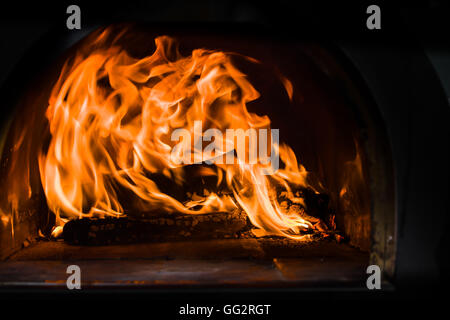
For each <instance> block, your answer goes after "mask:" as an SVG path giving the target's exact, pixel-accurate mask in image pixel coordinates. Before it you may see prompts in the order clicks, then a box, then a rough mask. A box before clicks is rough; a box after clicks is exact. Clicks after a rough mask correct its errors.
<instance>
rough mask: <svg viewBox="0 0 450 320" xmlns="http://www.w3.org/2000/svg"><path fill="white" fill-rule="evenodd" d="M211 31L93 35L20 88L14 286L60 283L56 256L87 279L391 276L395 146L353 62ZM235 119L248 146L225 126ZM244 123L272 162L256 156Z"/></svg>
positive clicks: (11, 217) (11, 253)
mask: <svg viewBox="0 0 450 320" xmlns="http://www.w3.org/2000/svg"><path fill="white" fill-rule="evenodd" d="M218 33H220V30H209V31H205V30H189V31H186V30H184V31H180V30H172V29H169V28H166V29H164V30H159V29H157V28H154V27H152V28H150V27H148V26H145V25H134V26H124V25H114V26H110V27H107V28H99V29H96V30H94V31H93V32H92V33H90V34H89V35H88V36H86V37H85V38H83V39H81V40H80V41H79V42H77V43H76V44H74V45H72V46H71V47H70V48H69V49H67V50H66V51H65V52H64V53H63V54H62V55H61V56H60V57H58V58H57V59H55V60H53V63H52V64H51V65H49V66H48V67H46V68H45V72H43V73H42V74H39V75H37V76H36V77H35V78H34V80H33V81H30V84H29V85H28V86H27V88H26V89H25V90H24V91H22V92H20V94H19V96H18V97H17V99H16V105H15V107H14V112H13V113H12V114H11V117H10V121H8V122H7V123H5V124H4V125H3V128H2V144H1V146H2V158H1V169H0V170H1V171H0V179H1V185H2V188H3V191H2V193H1V196H0V205H1V206H0V209H1V212H0V217H1V220H2V223H1V224H0V257H1V258H2V259H3V260H5V261H6V262H7V263H10V264H11V265H14V266H15V269H16V270H17V271H16V273H13V274H12V276H11V277H10V278H12V280H11V279H10V280H9V282H8V281H6V283H7V284H8V283H10V284H11V283H14V284H15V285H17V284H19V285H20V283H30V282H31V283H35V284H39V285H46V284H48V283H53V284H55V283H56V284H57V283H58V281H59V280H60V279H59V278H58V277H64V275H65V269H63V268H61V272H60V273H58V272H56V274H55V273H51V272H50V270H55V268H56V269H58V266H62V265H65V264H64V263H65V262H66V261H77V262H78V263H79V264H80V266H82V268H85V269H87V270H89V271H90V272H88V274H89V275H88V278H87V279H85V280H84V281H85V282H86V283H85V284H86V285H94V284H98V283H100V284H105V285H117V286H121V285H144V286H151V287H158V286H178V285H180V284H184V285H187V286H190V285H194V286H210V285H212V286H218V285H239V286H271V287H274V286H294V287H299V286H305V285H306V286H330V285H340V286H349V285H352V286H365V278H366V268H367V266H368V265H370V264H377V265H379V266H381V267H382V269H383V271H384V274H385V276H386V279H389V277H391V276H392V275H393V273H394V269H395V208H394V200H395V199H394V190H393V188H394V183H393V173H392V170H393V169H392V163H391V162H392V159H391V153H390V147H389V144H388V142H387V138H386V133H385V128H384V125H383V122H382V121H381V117H380V115H379V113H378V109H377V106H376V105H375V103H374V101H373V99H372V97H371V94H370V92H369V90H368V89H367V88H366V87H365V86H364V84H363V83H364V82H363V81H361V80H362V78H361V77H360V75H359V74H358V72H357V71H356V69H355V68H354V67H353V66H352V65H351V63H350V62H349V61H348V60H346V58H345V55H344V54H343V53H342V52H340V50H339V48H338V47H336V46H333V45H330V44H320V43H313V42H297V41H293V40H289V39H283V38H277V39H273V38H271V37H270V35H266V36H261V35H260V36H258V37H255V36H254V35H253V36H251V37H250V36H248V35H245V34H233V33H229V32H228V33H227V34H220V37H218V36H217V34H218ZM181 129H183V130H184V131H180V130H181ZM211 129H217V131H209V134H210V135H211V134H212V135H213V136H214V141H215V142H221V144H219V143H217V144H215V146H218V147H217V148H215V149H214V153H212V154H211V153H207V146H208V145H209V144H210V143H211V141H213V139H211V137H210V136H209V139H206V138H205V137H206V135H207V133H206V132H208V130H211ZM239 129H241V130H242V131H243V132H244V136H245V133H249V134H248V136H247V137H244V139H243V140H242V141H244V142H243V144H242V146H243V150H244V151H243V152H242V153H241V154H240V151H239V150H238V147H237V145H238V141H239V139H240V137H237V138H235V137H232V138H228V136H226V133H227V130H239ZM261 129H265V131H261ZM274 129H276V130H277V131H275V130H274ZM176 130H179V131H176ZM251 130H255V131H254V132H255V140H252V141H253V142H257V143H256V144H257V145H258V151H259V152H260V151H261V150H263V149H265V150H263V151H265V155H266V156H267V157H268V158H269V161H266V162H264V161H263V160H267V159H263V158H264V155H261V153H258V152H256V151H255V157H256V158H255V159H253V160H254V162H251V159H250V158H251V156H253V154H252V152H251V150H253V149H252V147H251V146H253V145H252V143H251V137H250V136H251V134H252V132H253V131H251ZM258 130H259V131H258ZM174 132H181V133H179V134H178V133H176V134H175V136H176V137H179V136H180V135H183V134H185V133H186V134H188V133H189V134H191V135H187V136H188V140H189V143H183V140H182V139H177V138H175V139H172V138H173V137H174ZM261 132H263V134H261ZM274 133H275V135H274ZM278 134H279V136H276V135H278ZM186 139H187V138H186ZM264 139H266V142H267V141H269V144H268V147H267V145H265V147H262V146H264V145H261V144H260V143H261V140H264ZM188 140H184V142H185V141H188ZM198 140H201V141H200V143H198ZM227 141H228V142H230V141H231V142H233V143H234V142H236V145H233V147H231V148H230V149H227V148H226V147H227V144H226V143H227ZM274 146H275V147H274ZM246 147H247V149H246ZM174 150H175V151H174ZM210 150H211V149H210ZM249 150H250V151H249ZM188 151H189V152H188ZM227 154H228V155H229V159H230V161H233V162H226V160H227ZM263 154H264V153H263ZM219 155H221V156H222V158H221V160H222V162H219V161H217V158H218V156H219ZM199 156H200V158H198V157H199ZM199 159H200V160H199ZM205 160H214V161H209V162H208V163H206V162H205ZM268 163H269V167H270V168H272V169H275V170H274V171H272V172H269V173H268V174H265V173H263V172H265V171H264V170H266V169H267V168H269V167H267V164H268ZM270 168H269V169H270ZM269 171H270V170H269ZM111 262H113V263H111ZM30 263H33V264H34V266H38V267H36V268H34V269H33V270H34V271H30V269H29V268H27V266H29V265H30ZM66 264H67V263H66ZM105 265H108V269H107V270H110V271H104V268H102V266H105ZM100 269H102V270H103V271H102V273H101V274H100V272H99V271H98V270H100ZM27 270H28V271H27ZM124 270H127V271H124ZM138 270H145V271H143V272H141V271H138ZM186 270H190V271H189V272H187V271H186ZM105 273H106V274H105ZM21 281H22V282H21Z"/></svg>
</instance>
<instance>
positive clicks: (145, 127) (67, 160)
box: [39, 32, 311, 239]
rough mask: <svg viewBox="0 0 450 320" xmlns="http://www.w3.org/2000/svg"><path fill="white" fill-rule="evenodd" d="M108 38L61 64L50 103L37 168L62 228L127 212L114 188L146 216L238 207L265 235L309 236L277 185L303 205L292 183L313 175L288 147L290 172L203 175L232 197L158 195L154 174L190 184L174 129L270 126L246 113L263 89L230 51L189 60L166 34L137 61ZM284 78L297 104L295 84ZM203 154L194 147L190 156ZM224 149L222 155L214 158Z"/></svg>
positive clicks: (232, 168)
mask: <svg viewBox="0 0 450 320" xmlns="http://www.w3.org/2000/svg"><path fill="white" fill-rule="evenodd" d="M105 38H106V35H105V32H104V33H102V34H101V35H100V36H99V37H98V38H97V39H96V41H95V43H96V46H95V49H92V50H91V52H89V54H87V55H83V54H78V55H77V56H76V57H75V59H73V60H71V61H72V62H71V63H67V64H66V65H65V67H64V68H63V70H62V72H61V76H60V78H59V80H58V82H57V83H56V85H55V86H54V88H53V91H52V94H51V97H50V99H49V106H48V109H47V112H46V116H47V118H48V120H49V125H50V133H51V140H50V143H49V146H48V149H47V150H46V152H43V153H41V154H40V155H39V168H40V175H41V180H42V185H43V187H44V191H45V194H46V198H47V202H48V205H49V208H50V209H51V210H52V211H53V212H55V213H56V214H57V216H58V219H57V225H58V224H59V225H62V224H63V221H64V220H61V219H60V218H59V217H62V218H69V219H72V218H77V217H91V216H99V217H102V216H105V215H111V216H120V215H124V212H125V209H124V205H125V206H126V205H127V204H126V203H123V201H122V200H121V199H120V196H119V195H118V190H119V189H126V190H127V191H128V192H129V193H130V194H132V195H134V196H135V197H136V198H137V199H138V202H139V206H140V209H141V210H143V211H148V212H152V211H154V210H165V211H167V212H170V211H176V212H180V213H185V214H203V213H210V212H218V211H228V210H232V209H233V208H235V207H236V206H240V207H241V208H242V209H244V210H245V212H246V213H247V215H248V217H249V219H250V221H251V222H252V223H253V224H254V225H255V226H256V227H257V228H259V229H260V231H259V234H260V235H263V234H277V235H283V236H287V237H290V238H294V239H303V237H304V236H302V235H301V234H300V232H301V231H302V230H305V229H307V228H310V227H311V223H310V222H308V221H306V220H305V219H303V218H302V217H300V215H299V214H298V213H293V212H288V211H286V209H285V208H282V206H280V204H279V203H278V200H277V197H276V192H277V190H276V188H282V189H283V190H285V191H286V194H287V195H288V197H289V199H291V201H293V202H296V203H302V199H301V198H298V197H296V196H294V194H293V192H292V190H291V186H293V185H296V186H304V187H306V186H307V183H306V178H307V171H306V170H305V168H304V167H303V166H301V165H300V164H298V162H297V159H296V156H295V154H294V152H293V151H292V149H291V148H290V147H289V146H287V145H285V144H281V145H279V146H275V147H276V148H277V150H278V152H279V156H280V160H281V162H282V163H283V164H284V167H282V168H280V169H279V170H278V171H276V172H275V173H274V174H272V175H265V174H264V170H265V169H266V167H267V166H266V165H263V164H261V163H246V162H245V161H242V159H235V160H236V161H235V163H234V164H223V163H222V164H216V166H215V167H214V169H211V168H210V167H208V168H206V167H205V169H204V170H203V171H202V173H201V174H202V175H204V176H215V177H217V181H218V183H217V184H220V182H221V181H222V180H225V181H226V185H227V188H228V189H229V190H231V191H232V193H231V192H230V193H224V194H219V193H217V192H216V193H215V192H212V191H208V192H205V194H204V195H197V194H196V195H195V196H192V197H191V199H190V200H189V201H186V202H184V203H182V202H180V201H179V200H177V199H175V198H174V197H173V195H170V194H166V193H164V192H162V191H161V190H160V186H158V183H157V182H156V181H155V180H153V179H152V178H151V175H152V174H155V173H158V174H163V175H165V176H167V177H169V178H171V179H172V180H173V181H175V182H177V183H179V184H181V183H183V182H185V179H186V173H185V171H184V168H185V164H183V163H182V160H186V159H181V155H180V156H176V158H177V157H178V159H173V155H171V152H172V150H173V148H174V146H175V144H176V143H175V142H174V141H172V140H171V134H172V133H173V132H174V130H175V129H180V128H184V129H186V130H188V131H189V132H191V133H193V134H195V132H194V131H195V130H196V129H195V126H194V122H195V121H202V124H203V130H207V129H210V128H216V129H218V130H220V131H221V132H225V131H226V130H227V129H243V130H246V129H249V128H256V129H261V128H266V129H270V119H269V117H268V116H265V115H264V116H260V115H257V114H255V113H251V112H249V111H248V110H247V103H248V102H250V101H253V100H255V99H257V98H258V97H259V93H258V92H257V91H256V90H255V88H254V87H253V86H252V84H251V83H250V82H249V81H248V79H247V77H246V75H245V74H244V73H242V72H241V71H240V70H238V69H237V68H236V67H235V66H234V65H233V64H232V62H231V58H230V54H228V53H225V52H221V51H212V50H205V49H197V50H194V51H193V52H192V54H191V55H190V56H187V57H183V56H181V55H180V54H179V52H178V51H176V50H175V49H174V48H175V47H176V46H175V43H174V40H173V39H171V38H169V37H167V36H162V37H158V38H156V39H155V43H156V50H155V52H154V53H153V54H152V55H150V56H147V57H144V58H142V59H136V58H133V57H131V56H130V55H128V54H127V52H126V51H125V50H124V49H123V48H121V47H118V46H112V47H108V48H101V46H99V45H98V44H101V43H102V41H104V39H105ZM249 59H250V58H249ZM282 81H283V83H284V85H285V88H286V90H287V93H288V95H289V97H290V98H292V94H293V88H292V84H291V83H290V81H289V80H288V79H284V78H283V80H282ZM193 142H194V143H195V141H193ZM216 142H218V144H219V145H220V142H224V144H225V145H226V144H227V143H230V141H216ZM233 142H234V141H232V143H233ZM269 142H270V141H269ZM186 145H189V146H190V145H191V144H190V142H189V143H187V144H186ZM181 151H183V150H181ZM202 152H203V151H202V150H201V149H200V150H199V149H195V150H194V157H195V154H201V153H202ZM225 153H226V150H220V152H218V153H214V154H213V155H212V156H214V157H217V156H223V154H225ZM210 156H211V155H210ZM246 156H248V154H247V155H246ZM234 157H235V156H234ZM173 160H179V161H173ZM180 163H181V164H180ZM59 231H60V229H58V228H56V229H55V230H54V232H56V233H57V232H59Z"/></svg>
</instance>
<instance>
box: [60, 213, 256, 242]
mask: <svg viewBox="0 0 450 320" xmlns="http://www.w3.org/2000/svg"><path fill="white" fill-rule="evenodd" d="M249 227H250V225H249V222H248V219H247V215H246V214H245V212H244V211H242V210H239V209H236V210H234V211H232V212H215V213H209V214H201V215H187V214H176V215H161V216H160V217H155V218H152V219H145V220H140V219H133V218H128V217H122V218H113V217H107V218H102V219H98V218H97V219H94V218H82V219H78V220H71V221H69V222H67V223H66V224H65V226H64V229H63V238H64V241H65V242H67V243H70V244H80V245H106V244H123V243H136V242H157V241H178V240H186V239H191V240H207V239H211V238H231V237H237V236H238V234H239V233H240V232H243V231H246V230H248V228H249Z"/></svg>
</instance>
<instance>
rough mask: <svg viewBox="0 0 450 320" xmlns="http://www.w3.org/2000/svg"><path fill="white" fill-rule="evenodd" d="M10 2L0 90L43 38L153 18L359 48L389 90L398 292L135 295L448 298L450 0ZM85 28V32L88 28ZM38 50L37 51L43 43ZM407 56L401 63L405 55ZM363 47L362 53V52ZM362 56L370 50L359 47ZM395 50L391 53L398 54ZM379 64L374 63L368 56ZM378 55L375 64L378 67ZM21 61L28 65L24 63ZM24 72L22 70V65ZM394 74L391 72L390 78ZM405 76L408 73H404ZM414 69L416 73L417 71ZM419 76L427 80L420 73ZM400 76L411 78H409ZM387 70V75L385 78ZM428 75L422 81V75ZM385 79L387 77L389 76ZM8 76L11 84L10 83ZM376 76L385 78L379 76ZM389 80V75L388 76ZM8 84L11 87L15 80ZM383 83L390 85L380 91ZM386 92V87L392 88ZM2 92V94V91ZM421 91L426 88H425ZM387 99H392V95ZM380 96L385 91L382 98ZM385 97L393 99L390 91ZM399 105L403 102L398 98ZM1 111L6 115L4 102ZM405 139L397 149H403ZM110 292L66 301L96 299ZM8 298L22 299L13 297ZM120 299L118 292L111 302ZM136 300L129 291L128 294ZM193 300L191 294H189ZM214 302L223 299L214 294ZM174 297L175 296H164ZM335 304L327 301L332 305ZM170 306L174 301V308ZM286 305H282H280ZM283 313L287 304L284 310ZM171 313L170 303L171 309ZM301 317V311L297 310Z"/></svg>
mask: <svg viewBox="0 0 450 320" xmlns="http://www.w3.org/2000/svg"><path fill="white" fill-rule="evenodd" d="M343 2H344V1H320V0H319V1H285V0H281V1H272V2H270V3H269V2H265V1H244V2H239V1H232V0H229V1H226V0H222V1H206V0H204V1H169V0H166V1H158V2H155V1H130V0H126V1H121V2H119V1H96V2H93V1H59V2H58V3H50V2H43V1H36V2H32V3H26V2H22V1H10V2H8V3H1V4H0V88H3V90H5V87H6V88H8V90H14V89H17V90H19V89H18V88H11V87H8V86H7V85H6V84H7V83H16V82H14V81H12V82H10V81H9V80H10V79H11V78H10V77H13V78H14V79H15V80H17V74H16V75H14V70H18V69H17V68H18V65H20V64H21V63H23V61H24V60H28V61H33V63H32V64H31V65H34V67H35V68H36V69H34V70H29V72H23V74H22V75H20V77H22V78H23V79H24V80H25V81H27V79H28V78H29V77H32V76H33V74H34V73H36V72H39V70H40V69H39V68H41V67H42V65H41V64H40V63H39V61H40V60H46V59H50V58H51V57H52V56H54V55H55V54H56V53H55V52H53V51H52V50H53V49H52V48H53V47H52V46H51V45H49V46H48V48H49V49H48V51H46V50H42V43H49V44H51V41H52V37H58V38H59V39H61V38H63V37H64V35H68V36H69V37H73V36H75V37H77V36H78V37H79V36H81V35H83V32H85V30H86V29H87V28H88V27H92V26H95V25H99V24H103V23H110V22H113V21H150V22H154V23H160V24H162V25H169V26H171V27H174V26H175V27H176V26H178V27H180V28H183V26H186V25H196V26H199V27H203V26H204V27H205V28H208V26H214V27H215V28H217V27H218V28H224V29H227V28H230V30H234V31H233V32H239V28H241V27H247V26H251V27H252V28H256V29H258V30H261V32H262V33H267V34H276V35H279V36H282V37H297V38H301V39H313V40H318V41H331V42H336V43H343V44H345V45H348V46H349V47H351V48H360V49H361V50H360V51H358V50H357V54H354V55H353V58H354V59H355V65H357V66H358V67H360V68H361V70H364V72H367V74H368V76H369V75H371V77H372V79H377V76H379V78H378V79H377V80H373V81H372V82H370V80H368V86H369V87H370V88H372V89H373V90H374V94H375V95H377V94H379V95H384V94H387V96H389V95H391V96H392V97H395V99H397V100H395V99H391V100H390V101H391V102H390V103H387V105H386V106H385V108H386V110H382V115H383V117H384V118H385V120H386V122H387V129H388V132H389V134H390V137H391V140H392V141H391V143H392V146H393V149H394V150H393V156H394V161H395V163H396V168H395V169H396V172H397V177H398V180H397V181H396V184H397V185H396V189H397V196H398V199H399V200H398V204H397V206H398V207H397V209H398V210H397V211H398V213H399V217H398V227H399V229H398V249H397V274H396V279H395V282H396V287H397V290H396V291H395V292H384V293H373V292H360V293H345V292H344V293H343V292H339V293H323V292H309V293H301V292H263V291H256V292H255V291H251V292H241V293H239V294H238V295H236V294H235V293H232V294H231V293H226V292H225V293H221V294H217V293H206V294H205V293H203V294H202V295H199V294H195V293H186V292H181V293H179V294H178V295H174V294H171V295H170V297H171V298H169V299H172V300H168V299H166V298H167V297H168V294H167V293H162V292H161V293H160V294H158V295H155V294H153V295H150V296H149V297H147V296H145V297H143V296H142V295H138V294H134V295H133V294H132V295H130V296H129V297H133V298H136V297H139V298H143V299H146V300H155V299H156V300H158V299H160V298H163V299H165V300H164V301H165V304H164V303H163V304H160V306H159V307H160V308H162V307H163V306H166V305H168V304H169V305H170V303H175V302H177V303H178V302H180V301H182V302H183V303H188V302H189V301H190V302H191V303H194V302H196V303H199V301H206V300H207V301H216V302H217V299H218V300H219V301H223V302H225V303H232V302H233V301H235V302H236V301H238V302H239V301H241V303H242V301H247V302H248V299H254V300H253V301H254V302H258V303H272V304H274V302H273V301H276V302H275V303H278V304H279V305H282V306H283V307H284V308H287V310H292V311H293V312H294V310H296V309H297V308H300V306H298V305H296V303H295V302H294V303H293V302H292V301H300V300H305V299H306V300H309V299H319V300H321V301H330V300H333V301H336V299H337V300H338V301H340V299H348V298H352V299H355V298H356V299H358V300H359V302H360V303H361V304H365V303H366V304H367V303H372V302H373V301H377V304H376V305H378V302H379V301H385V300H386V299H389V301H391V302H392V301H394V302H395V303H396V302H398V300H399V299H403V298H408V299H409V298H421V299H429V298H431V299H435V298H437V297H442V295H440V292H438V290H439V289H441V288H445V285H447V284H448V279H449V275H450V271H449V252H450V249H449V242H450V240H449V237H450V236H449V230H450V224H449V218H448V217H449V207H448V204H447V202H448V194H449V171H448V164H449V145H450V143H449V140H448V139H449V135H448V133H449V125H448V122H449V120H450V118H449V110H450V107H449V105H448V97H449V96H450V37H449V34H448V30H450V6H449V4H447V1H443V0H442V1H439V0H435V1H431V0H430V1H419V2H413V3H411V2H402V1H400V2H397V3H395V4H392V1H391V2H387V1H386V2H385V1H375V0H374V1H358V2H356V1H354V2H352V1H345V3H343ZM70 4H78V5H79V6H80V7H81V20H82V30H81V31H68V30H66V18H67V16H68V15H67V14H66V8H67V6H68V5H70ZM370 4H377V5H379V6H380V8H381V24H382V29H381V30H367V29H366V18H367V14H366V8H367V6H368V5H370ZM83 29H84V30H83ZM37 47H39V51H36V48H37ZM399 47H401V48H402V50H401V52H405V51H406V52H409V51H411V52H414V54H413V55H412V56H414V57H415V58H417V59H418V60H417V61H420V64H415V63H414V61H415V60H414V59H415V58H414V59H412V58H411V57H408V56H405V57H404V59H405V60H408V61H409V62H408V63H405V64H401V65H399V64H398V63H397V62H396V61H401V60H402V57H399V53H398V52H397V53H396V52H391V51H390V49H389V48H399ZM359 53H360V54H359ZM362 53H364V54H362ZM391 54H392V59H391ZM371 61H372V63H371ZM373 61H375V62H376V61H378V63H379V64H380V66H376V65H375V64H374V63H373ZM22 66H23V65H22ZM20 70H23V69H20ZM389 72H391V73H392V74H393V76H392V77H389ZM407 74H408V75H407ZM411 75H412V78H411ZM422 75H424V78H423V79H422ZM402 76H407V77H409V78H408V79H407V80H405V79H402ZM383 77H385V78H383ZM427 77H429V78H430V79H431V80H430V81H426V82H425V83H423V81H425V78H426V79H428V78H427ZM389 78H390V80H386V82H385V83H384V82H383V81H385V80H383V79H389ZM7 79H8V81H7ZM377 81H378V82H377ZM390 81H391V82H390ZM9 85H10V84H9ZM383 85H385V86H386V87H388V88H389V90H386V89H385V88H382V86H383ZM386 91H387V93H386ZM2 92H4V91H2ZM422 93H423V95H421V94H422ZM389 97H390V96H389ZM380 99H381V100H383V98H380ZM384 100H385V101H387V100H389V99H388V98H384ZM394 102H398V104H396V103H394ZM2 112H3V115H6V114H5V112H8V110H7V106H5V105H2ZM397 146H398V147H397ZM105 295H106V293H104V292H103V293H99V294H90V295H89V296H74V295H71V294H68V295H65V296H63V297H59V298H67V297H70V298H71V299H73V298H80V299H83V298H85V297H87V298H89V299H90V298H96V297H105ZM9 296H10V297H17V296H16V295H14V294H10V295H9ZM29 297H31V298H39V297H51V298H55V297H54V296H53V295H52V293H51V292H50V293H47V294H42V293H40V294H35V295H33V294H30V295H29ZM115 298H118V296H117V295H113V296H112V297H111V296H108V299H115ZM130 299H131V298H130ZM189 299H191V300H189ZM214 299H216V300H214ZM167 301H171V302H167ZM327 303H328V302H327ZM170 308H172V307H170ZM280 308H281V307H280ZM278 310H280V309H278ZM167 312H168V314H173V308H172V309H168V311H167ZM298 314H299V315H301V314H302V313H301V312H299V313H298Z"/></svg>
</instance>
